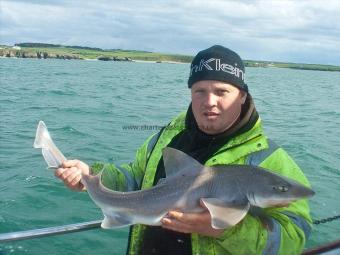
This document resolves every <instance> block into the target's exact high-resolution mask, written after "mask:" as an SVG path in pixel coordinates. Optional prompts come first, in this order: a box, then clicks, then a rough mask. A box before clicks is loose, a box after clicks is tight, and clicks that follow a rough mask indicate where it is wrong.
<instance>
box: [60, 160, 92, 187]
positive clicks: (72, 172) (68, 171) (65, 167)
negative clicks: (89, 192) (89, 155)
mask: <svg viewBox="0 0 340 255" xmlns="http://www.w3.org/2000/svg"><path fill="white" fill-rule="evenodd" d="M89 173H90V168H89V166H88V165H87V164H85V163H84V162H82V161H80V160H77V159H74V160H66V161H64V162H63V164H62V167H60V168H58V169H57V170H56V171H55V173H54V174H55V176H56V177H58V178H59V179H61V180H62V181H63V182H64V184H65V185H66V186H67V187H68V188H70V189H72V190H75V191H83V190H85V187H84V185H83V184H82V183H81V175H82V174H86V175H88V174H89Z"/></svg>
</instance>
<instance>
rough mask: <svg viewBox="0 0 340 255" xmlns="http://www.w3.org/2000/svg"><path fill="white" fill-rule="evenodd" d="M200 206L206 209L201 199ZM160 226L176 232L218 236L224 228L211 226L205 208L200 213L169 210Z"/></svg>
mask: <svg viewBox="0 0 340 255" xmlns="http://www.w3.org/2000/svg"><path fill="white" fill-rule="evenodd" d="M201 206H202V207H204V208H205V209H206V207H205V206H204V204H203V203H202V201H201ZM162 227H163V228H166V229H170V230H173V231H177V232H182V233H197V234H200V235H205V236H211V237H218V236H220V235H221V234H222V233H223V231H224V229H214V228H213V227H212V226H211V216H210V213H209V211H208V210H207V209H206V210H205V211H203V212H201V213H182V212H178V211H170V212H169V213H168V214H167V215H166V216H165V217H164V218H163V219H162Z"/></svg>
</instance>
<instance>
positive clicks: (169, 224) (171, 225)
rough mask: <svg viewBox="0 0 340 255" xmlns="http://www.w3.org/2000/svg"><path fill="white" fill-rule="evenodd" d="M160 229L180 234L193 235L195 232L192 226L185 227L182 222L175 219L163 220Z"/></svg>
mask: <svg viewBox="0 0 340 255" xmlns="http://www.w3.org/2000/svg"><path fill="white" fill-rule="evenodd" d="M162 227H163V228H166V229H170V230H173V231H177V232H181V233H193V232H195V231H194V229H193V226H191V225H187V224H185V223H183V222H180V221H178V220H175V219H169V218H163V219H162Z"/></svg>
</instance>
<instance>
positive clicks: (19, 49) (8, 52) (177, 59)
mask: <svg viewBox="0 0 340 255" xmlns="http://www.w3.org/2000/svg"><path fill="white" fill-rule="evenodd" d="M0 57H7V58H11V57H16V58H36V59H49V58H53V59H63V60H72V59H75V60H99V61H127V62H129V61H136V62H154V63H173V64H176V63H190V62H191V60H192V58H193V56H188V55H179V54H164V53H156V52H148V51H139V50H122V49H110V50H103V49H100V48H91V47H83V46H65V45H56V44H45V43H18V44H15V45H14V46H8V45H0ZM244 63H245V66H247V67H263V68H267V67H277V68H292V69H302V70H317V71H336V72H340V66H334V65H320V64H304V63H285V62H273V61H256V60H245V61H244Z"/></svg>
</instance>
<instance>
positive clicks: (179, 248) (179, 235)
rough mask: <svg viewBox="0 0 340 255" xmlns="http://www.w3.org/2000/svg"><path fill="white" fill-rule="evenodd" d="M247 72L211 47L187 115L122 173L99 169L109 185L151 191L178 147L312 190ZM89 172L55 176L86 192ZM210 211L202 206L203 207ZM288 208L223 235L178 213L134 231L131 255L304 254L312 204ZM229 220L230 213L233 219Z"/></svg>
mask: <svg viewBox="0 0 340 255" xmlns="http://www.w3.org/2000/svg"><path fill="white" fill-rule="evenodd" d="M244 74H245V68H244V65H243V62H242V60H241V58H240V57H239V56H238V55H237V54H236V53H235V52H233V51H231V50H229V49H227V48H225V47H222V46H218V45H215V46H212V47H210V48H208V49H206V50H203V51H201V52H199V53H198V54H197V55H196V56H195V58H194V59H193V61H192V63H191V70H190V77H189V80H188V86H189V88H191V99H192V103H191V104H190V106H189V108H188V110H187V112H185V113H182V114H180V115H179V116H177V117H176V118H175V119H174V120H172V121H171V122H170V123H169V125H168V126H167V127H165V128H164V129H162V130H161V131H160V132H159V133H158V134H155V135H153V136H152V137H150V138H149V139H148V140H147V141H146V142H145V143H144V144H143V145H142V146H141V147H140V148H139V150H138V151H137V154H136V159H135V161H134V162H133V163H131V164H129V165H122V166H120V167H117V166H114V165H113V164H106V165H104V164H102V163H97V164H94V165H93V166H92V171H93V172H94V173H96V172H99V171H100V170H101V169H103V175H102V181H103V183H104V185H105V186H107V187H108V188H111V189H115V190H121V191H122V190H125V191H130V190H136V189H146V188H150V187H152V186H153V185H155V184H156V183H157V181H158V180H159V179H160V178H163V177H165V171H164V165H163V160H162V149H163V148H164V147H166V146H169V147H173V148H176V149H179V150H181V151H183V152H185V153H187V154H189V155H190V156H192V157H194V158H195V159H196V160H198V161H199V162H200V163H202V164H205V165H207V166H213V165H220V164H226V165H227V164H251V165H259V166H261V167H264V168H267V169H269V170H271V171H273V172H276V173H278V174H280V175H283V176H288V177H290V178H292V179H295V180H297V181H298V182H300V183H302V184H304V185H306V186H309V183H308V181H307V179H306V177H305V176H304V175H303V173H302V171H301V170H300V169H299V167H298V166H297V165H296V164H295V163H294V161H293V160H292V159H291V158H290V157H289V156H288V154H287V153H286V152H285V151H284V150H283V149H282V148H280V147H278V146H277V145H275V143H274V142H272V141H271V140H269V139H268V138H267V137H266V136H265V134H264V132H263V129H262V125H261V119H260V118H259V115H258V113H257V111H256V109H255V106H254V103H253V100H252V97H251V95H250V94H249V93H248V87H247V85H246V84H245V82H244ZM89 171H90V170H89V167H88V165H86V164H85V163H83V162H81V161H78V160H69V161H66V162H64V163H63V168H59V169H58V170H57V171H56V176H57V177H59V178H61V179H62V180H63V181H64V183H65V184H66V185H67V186H68V187H69V188H71V189H74V190H78V191H80V190H83V189H84V186H83V184H82V183H81V173H83V174H88V173H89ZM202 206H203V205H202ZM283 206H285V207H281V208H268V209H264V210H252V211H251V212H250V213H248V214H247V216H246V217H245V218H244V219H243V220H242V221H241V222H239V223H238V224H237V225H236V226H234V227H232V228H229V229H225V230H216V229H213V228H212V227H211V218H210V215H209V212H208V211H207V210H206V211H204V212H203V213H185V214H184V213H182V212H177V211H171V212H169V213H168V215H167V216H166V217H164V218H163V219H162V226H161V227H154V226H143V225H135V226H133V227H132V228H131V230H130V237H129V247H128V253H129V254H203V255H206V254H300V252H301V251H302V249H303V247H304V244H305V241H306V238H307V237H308V235H309V232H310V224H311V218H310V215H309V207H308V203H307V201H306V200H299V201H296V202H294V203H292V204H290V205H283ZM226 217H228V215H226Z"/></svg>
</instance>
